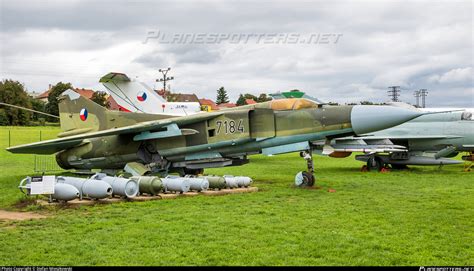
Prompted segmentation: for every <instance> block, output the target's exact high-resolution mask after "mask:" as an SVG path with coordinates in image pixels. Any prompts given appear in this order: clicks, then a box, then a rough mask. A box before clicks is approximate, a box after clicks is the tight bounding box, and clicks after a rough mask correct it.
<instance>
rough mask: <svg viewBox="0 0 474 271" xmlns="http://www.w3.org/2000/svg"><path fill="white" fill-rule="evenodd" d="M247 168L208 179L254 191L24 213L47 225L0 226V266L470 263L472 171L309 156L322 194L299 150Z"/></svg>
mask: <svg viewBox="0 0 474 271" xmlns="http://www.w3.org/2000/svg"><path fill="white" fill-rule="evenodd" d="M58 131H59V130H58V129H57V128H51V129H48V130H44V131H43V133H42V137H43V139H46V138H51V137H54V135H55V133H57V132H58ZM12 133H13V134H15V136H14V138H13V141H14V143H15V144H20V143H26V142H28V141H35V140H37V139H38V137H39V135H38V128H30V129H28V128H22V129H16V130H15V131H14V132H12ZM7 134H8V130H7V128H4V129H0V208H1V209H9V210H15V209H17V208H18V207H15V206H18V204H17V203H18V201H20V200H21V199H22V198H23V196H22V194H21V193H20V192H19V191H18V189H17V188H16V187H17V185H18V182H19V180H20V179H21V178H23V177H24V176H25V175H29V174H32V173H33V172H32V171H33V167H32V161H33V156H31V155H12V154H10V153H7V152H6V151H5V150H4V148H5V147H6V146H5V145H7V144H8V142H7V140H6V139H7ZM250 160H251V163H250V164H248V165H244V166H241V167H233V168H225V169H212V170H207V171H206V173H213V174H238V175H247V176H251V177H252V178H253V179H254V181H255V183H254V184H255V186H257V187H259V188H260V192H257V193H250V194H236V195H227V196H218V197H205V196H198V197H181V198H178V199H174V200H158V201H149V202H123V203H118V204H109V205H96V206H88V207H86V206H83V207H80V208H53V207H42V208H41V207H38V206H26V207H22V210H32V211H35V212H38V213H41V214H46V215H47V216H48V218H46V219H40V220H31V221H21V222H20V221H13V222H12V221H3V222H0V265H473V264H474V248H473V244H474V200H473V199H474V197H473V195H474V193H473V192H474V182H473V179H474V178H473V174H474V173H472V172H471V173H466V172H462V165H455V166H446V167H444V168H443V169H442V170H439V169H438V168H437V167H412V168H411V169H410V170H407V171H392V172H390V173H373V172H369V173H367V172H364V173H363V172H360V167H361V165H362V164H361V163H360V162H357V161H355V160H354V159H353V157H349V158H345V159H333V158H326V157H319V156H317V157H315V168H316V171H317V174H316V175H317V177H318V180H317V185H318V186H320V188H319V189H298V188H294V187H293V185H292V184H293V178H294V174H295V173H296V172H297V171H300V170H304V168H305V162H304V160H302V159H301V158H299V156H298V155H297V154H289V155H281V156H274V157H264V156H253V157H251V159H250ZM329 189H334V190H335V192H329Z"/></svg>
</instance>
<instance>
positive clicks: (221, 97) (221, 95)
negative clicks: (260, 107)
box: [216, 87, 272, 106]
mask: <svg viewBox="0 0 474 271" xmlns="http://www.w3.org/2000/svg"><path fill="white" fill-rule="evenodd" d="M247 99H250V100H254V101H255V102H257V103H262V102H266V101H270V100H271V99H272V98H271V97H269V96H268V95H267V94H265V93H262V94H260V95H258V97H257V96H255V95H253V94H250V93H245V94H240V95H239V98H238V99H237V101H236V102H235V104H236V105H237V106H241V105H246V104H247V101H246V100H247ZM228 102H229V96H228V95H227V91H226V90H225V88H224V87H220V88H219V89H218V90H217V98H216V104H224V103H228Z"/></svg>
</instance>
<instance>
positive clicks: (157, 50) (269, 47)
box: [0, 0, 474, 106]
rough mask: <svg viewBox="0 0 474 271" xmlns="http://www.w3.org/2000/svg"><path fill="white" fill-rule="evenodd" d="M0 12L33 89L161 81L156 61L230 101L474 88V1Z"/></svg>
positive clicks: (0, 34) (13, 6)
mask: <svg viewBox="0 0 474 271" xmlns="http://www.w3.org/2000/svg"><path fill="white" fill-rule="evenodd" d="M3 3H4V2H2V4H3ZM163 6H166V10H163V9H162V7H163ZM440 14H441V15H440ZM0 15H1V16H0V23H1V24H0V39H1V43H0V54H1V55H0V64H1V66H0V73H1V74H2V78H13V79H17V80H20V81H21V82H23V83H25V85H26V86H27V87H28V89H30V90H36V91H41V90H43V89H45V88H46V87H47V85H48V84H49V83H56V82H58V81H60V80H62V81H68V82H72V83H73V84H74V86H77V87H82V86H84V87H87V86H94V85H96V84H97V81H98V79H99V78H100V76H102V75H103V74H105V73H107V72H110V71H121V72H126V73H128V74H129V75H130V76H131V77H135V76H138V77H139V79H140V80H143V81H145V82H146V83H148V84H150V85H153V84H155V82H154V79H156V77H158V76H159V74H158V72H157V69H158V68H163V67H168V66H171V67H172V68H173V69H172V71H171V75H172V76H174V77H175V80H174V81H171V82H170V83H171V86H172V90H176V91H183V92H195V93H196V94H198V95H199V96H201V97H208V98H215V90H216V89H217V88H219V87H220V86H225V87H226V89H228V91H230V93H229V94H230V97H231V99H232V100H235V99H237V97H238V95H239V93H241V92H250V93H254V94H258V93H260V92H272V91H284V90H287V89H293V88H298V89H301V90H303V91H306V92H308V93H309V94H311V95H313V96H317V97H319V98H321V99H324V100H328V101H337V102H344V101H348V102H353V101H360V100H372V101H385V100H387V94H386V91H387V87H388V86H390V85H401V86H402V87H403V88H402V96H401V99H402V100H403V101H408V102H410V101H412V102H413V100H414V98H413V95H412V91H413V90H417V89H420V88H428V89H429V96H428V102H429V104H431V105H441V104H443V105H445V103H447V102H451V103H453V104H454V103H456V104H458V103H461V104H464V105H465V106H474V105H473V102H472V100H473V99H469V97H468V98H467V99H466V98H461V97H462V95H464V96H466V95H467V96H471V97H473V98H474V93H473V91H472V89H473V86H472V85H473V84H472V78H473V66H474V65H473V51H472V47H473V36H472V35H473V34H472V33H473V25H472V24H473V14H472V2H470V1H465V2H458V1H455V2H432V1H415V2H411V1H410V2H403V1H383V2H378V1H368V2H357V3H353V2H346V1H336V2H322V1H321V2H319V1H317V2H307V1H291V2H284V1H277V2H246V1H243V2H241V1H239V2H233V1H231V2H215V1H214V2H213V1H205V2H196V1H175V2H166V3H159V2H155V1H147V0H145V1H120V0H119V1H111V0H101V1H94V2H90V1H84V2H83V1H73V2H70V1H45V2H42V3H41V5H40V4H35V2H34V1H33V2H31V3H30V2H29V1H25V0H19V1H8V2H5V4H4V5H3V6H2V7H1V14H0ZM148 30H160V31H165V32H168V33H211V32H212V33H300V34H302V35H305V34H309V33H342V34H343V36H342V37H341V38H340V40H339V42H338V43H337V44H313V45H307V44H255V43H249V44H229V43H226V42H223V43H221V44H192V45H169V44H168V45H164V44H160V43H159V42H157V41H156V40H155V41H150V42H149V43H147V44H143V41H144V39H145V37H146V35H147V31H148ZM453 93H456V94H453ZM461 94H462V95H461Z"/></svg>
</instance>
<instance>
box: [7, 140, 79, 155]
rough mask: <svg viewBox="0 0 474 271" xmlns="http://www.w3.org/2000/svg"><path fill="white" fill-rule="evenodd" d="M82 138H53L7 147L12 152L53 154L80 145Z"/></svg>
mask: <svg viewBox="0 0 474 271" xmlns="http://www.w3.org/2000/svg"><path fill="white" fill-rule="evenodd" d="M82 141H83V140H82V139H75V140H69V141H60V142H54V141H51V140H48V141H40V142H36V143H31V144H25V145H20V146H15V147H10V148H7V151H9V152H11V153H34V154H53V153H56V152H58V151H62V150H64V149H68V148H72V147H75V146H78V145H80V144H81V143H82Z"/></svg>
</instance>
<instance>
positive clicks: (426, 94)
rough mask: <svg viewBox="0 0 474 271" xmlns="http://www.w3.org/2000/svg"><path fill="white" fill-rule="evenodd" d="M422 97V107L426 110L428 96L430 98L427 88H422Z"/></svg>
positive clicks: (420, 91)
mask: <svg viewBox="0 0 474 271" xmlns="http://www.w3.org/2000/svg"><path fill="white" fill-rule="evenodd" d="M419 93H420V96H421V106H422V107H423V108H425V106H426V96H428V90H427V89H426V88H422V89H420V90H419Z"/></svg>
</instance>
